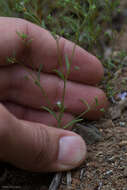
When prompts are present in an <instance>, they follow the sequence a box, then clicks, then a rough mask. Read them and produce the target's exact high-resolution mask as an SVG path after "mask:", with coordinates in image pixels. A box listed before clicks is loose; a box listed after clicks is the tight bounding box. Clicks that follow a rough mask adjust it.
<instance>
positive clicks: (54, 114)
mask: <svg viewBox="0 0 127 190" xmlns="http://www.w3.org/2000/svg"><path fill="white" fill-rule="evenodd" d="M41 108H43V109H44V110H46V111H47V112H49V113H50V114H51V115H52V116H53V117H54V118H55V119H56V120H57V116H56V113H55V112H54V111H52V110H51V109H49V108H48V107H46V106H41Z"/></svg>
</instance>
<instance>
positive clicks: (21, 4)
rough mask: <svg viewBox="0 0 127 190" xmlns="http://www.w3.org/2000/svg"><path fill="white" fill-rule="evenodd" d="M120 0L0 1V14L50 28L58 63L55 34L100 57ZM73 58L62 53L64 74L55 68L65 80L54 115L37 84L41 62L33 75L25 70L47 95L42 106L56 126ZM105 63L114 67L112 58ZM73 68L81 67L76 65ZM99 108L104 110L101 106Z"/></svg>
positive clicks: (62, 112) (60, 117)
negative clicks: (54, 41)
mask: <svg viewBox="0 0 127 190" xmlns="http://www.w3.org/2000/svg"><path fill="white" fill-rule="evenodd" d="M119 2H120V0H115V1H113V0H104V1H101V0H86V1H85V2H84V0H78V1H77V0H59V1H58V0H54V1H50V0H43V1H42V0H37V1H35V0H7V1H4V0H1V5H0V15H2V16H13V17H14V16H15V17H20V18H24V19H27V20H29V21H31V22H33V23H35V24H37V25H39V26H41V27H43V28H45V29H48V30H50V31H52V35H53V37H54V38H55V40H56V44H57V52H58V63H59V65H61V64H62V62H61V57H60V54H59V38H58V37H57V35H59V36H63V37H65V38H67V39H69V40H71V41H73V42H74V43H75V44H78V45H80V46H81V47H83V48H85V49H87V50H89V51H90V52H92V53H94V54H96V56H98V57H101V60H103V56H102V53H101V52H102V51H101V50H102V49H101V45H100V44H101V41H102V38H103V37H104V34H105V35H107V34H106V33H105V28H106V26H107V25H108V26H110V28H112V15H113V13H114V12H115V11H119V9H118V6H119ZM6 10H7V12H6ZM112 31H113V30H112ZM17 34H18V36H19V37H20V38H21V39H22V40H23V42H24V43H25V44H26V42H27V45H29V43H30V42H31V40H30V41H29V40H27V36H26V34H22V33H20V31H17ZM56 34H57V35H56ZM113 34H114V33H113ZM113 38H114V36H111V39H110V40H113ZM95 49H99V53H98V52H96V51H95ZM74 51H75V46H74V48H73V51H72V58H73V55H74ZM72 58H71V59H70V60H69V58H68V57H67V55H65V62H66V74H64V73H63V72H62V71H60V70H54V72H55V73H56V74H57V75H58V76H59V77H60V78H61V80H63V83H64V87H63V93H62V99H61V101H59V102H58V104H57V107H58V111H59V115H58V116H56V114H55V112H54V111H53V109H52V106H51V104H50V101H49V100H48V98H47V95H46V94H45V90H44V89H43V87H42V86H41V85H40V78H39V77H40V72H41V71H42V70H43V65H40V68H39V70H38V72H37V76H36V78H35V77H34V76H33V75H32V73H29V71H28V73H29V74H30V76H31V77H32V79H33V80H34V82H35V84H36V85H37V86H38V87H39V88H40V90H41V91H42V94H43V95H44V96H45V97H46V98H47V104H48V107H42V108H43V109H45V110H46V111H48V112H49V113H50V114H52V115H53V116H54V117H55V118H56V120H57V122H58V127H61V119H62V117H63V114H64V111H65V109H66V108H65V107H64V97H65V92H66V83H67V79H68V76H69V74H70V68H71V62H72ZM8 61H9V62H10V63H15V62H17V60H15V57H14V56H12V57H10V58H8ZM104 65H105V67H107V69H108V70H110V69H114V67H115V65H114V63H113V61H112V59H111V58H109V59H107V61H106V62H105V63H104ZM25 69H27V68H25ZM75 69H76V70H80V68H78V67H77V66H76V67H75ZM107 88H108V89H109V93H111V90H112V89H111V88H110V85H109V86H108V87H107ZM81 101H82V103H83V104H85V105H86V106H87V108H88V109H87V111H88V110H89V109H90V108H89V106H88V104H87V103H86V102H85V100H81ZM95 102H96V106H97V105H98V103H97V100H96V98H95ZM101 111H104V110H103V109H102V110H101ZM85 113H86V112H83V113H82V114H81V115H80V116H78V117H76V119H75V120H73V121H71V122H70V123H69V124H67V126H69V125H71V124H72V123H75V122H77V121H81V120H82V119H81V118H80V117H81V116H82V115H83V114H85ZM67 126H65V127H67Z"/></svg>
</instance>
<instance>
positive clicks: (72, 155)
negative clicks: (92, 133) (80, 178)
mask: <svg viewBox="0 0 127 190" xmlns="http://www.w3.org/2000/svg"><path fill="white" fill-rule="evenodd" d="M85 155H86V145H85V143H84V141H83V139H82V138H81V137H80V136H78V135H77V136H64V137H62V138H61V139H60V141H59V153H58V163H59V165H60V167H61V169H64V168H65V169H69V168H73V167H76V166H78V165H79V164H80V163H81V162H82V161H83V160H84V159H85Z"/></svg>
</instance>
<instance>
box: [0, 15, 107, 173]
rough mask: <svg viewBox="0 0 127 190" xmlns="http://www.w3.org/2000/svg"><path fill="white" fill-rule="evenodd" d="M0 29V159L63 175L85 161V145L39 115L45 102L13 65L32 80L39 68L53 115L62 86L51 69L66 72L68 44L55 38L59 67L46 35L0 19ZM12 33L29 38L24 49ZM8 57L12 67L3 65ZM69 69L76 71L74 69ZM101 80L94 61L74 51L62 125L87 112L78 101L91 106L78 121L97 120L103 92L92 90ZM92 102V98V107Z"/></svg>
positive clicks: (21, 23) (22, 22)
mask: <svg viewBox="0 0 127 190" xmlns="http://www.w3.org/2000/svg"><path fill="white" fill-rule="evenodd" d="M0 26H1V27H0V34H1V38H0V76H1V80H0V92H1V93H0V101H1V104H0V150H1V151H0V159H1V160H2V161H5V162H10V163H12V164H14V165H15V166H17V167H20V168H22V169H26V170H30V171H39V172H47V171H62V170H69V169H72V168H75V167H77V166H79V165H80V164H81V163H82V162H83V161H84V160H85V157H86V145H85V142H84V141H83V140H82V138H81V137H80V136H79V135H77V134H75V133H73V132H71V131H68V130H63V129H58V128H55V127H56V126H57V122H56V120H55V119H54V118H53V117H52V116H51V115H50V114H48V113H47V112H45V111H43V110H40V106H42V105H44V106H46V105H47V104H46V99H45V97H44V96H43V95H42V93H41V91H40V89H39V88H38V87H37V86H36V85H35V83H34V82H33V80H32V79H31V78H29V79H28V80H27V79H26V78H25V77H24V76H26V75H27V76H29V74H28V72H27V71H26V70H24V68H23V66H22V65H21V64H19V63H23V64H24V65H25V66H26V67H27V69H28V70H29V72H31V73H32V75H33V76H35V78H36V71H35V69H38V68H39V66H40V64H43V72H41V74H40V83H41V85H42V86H43V88H44V89H45V91H46V93H47V95H48V97H49V99H50V102H51V104H52V108H53V109H54V110H55V111H56V113H57V112H58V109H57V106H56V103H57V102H58V101H60V100H61V95H62V89H63V82H62V80H61V79H60V78H58V76H57V75H55V73H54V72H53V69H62V70H63V71H64V72H66V66H65V55H67V56H68V58H71V56H72V49H73V47H74V44H73V43H72V42H70V41H68V40H66V39H64V38H62V37H61V38H60V40H59V48H60V55H61V57H62V63H63V64H62V66H61V67H60V66H59V64H58V61H57V60H58V53H57V46H56V41H55V40H54V39H53V37H52V36H51V34H50V33H49V31H46V30H44V29H42V28H40V27H38V26H36V25H34V24H32V23H30V22H28V21H25V20H22V19H18V18H4V17H1V18H0ZM17 31H18V32H20V33H25V34H27V36H28V38H29V40H30V39H32V41H31V43H30V44H29V45H26V44H24V42H23V40H22V39H21V38H20V37H19V36H18V35H17V33H16V32H17ZM13 55H15V58H16V60H17V62H18V63H15V64H9V63H8V64H7V57H12V56H13ZM75 66H78V67H79V68H80V69H79V70H75V69H74V68H75ZM102 77H103V67H102V65H101V63H100V62H99V60H98V59H97V58H96V57H95V56H93V55H91V54H90V53H88V52H87V51H85V50H83V49H82V48H80V47H79V46H76V49H75V54H74V57H73V61H72V66H71V73H70V75H69V78H68V82H67V88H66V94H65V107H66V112H65V114H64V117H63V119H62V125H65V124H66V123H68V122H69V121H71V120H72V119H73V118H74V115H76V114H80V113H82V112H83V111H84V110H85V109H87V107H86V106H85V105H84V104H83V103H82V102H81V101H80V99H84V100H85V101H86V102H87V103H88V104H89V105H90V106H91V110H90V111H89V112H88V113H87V114H86V115H85V116H84V117H86V118H89V119H98V118H100V117H101V115H102V112H101V111H100V109H101V108H104V109H105V110H106V109H107V107H108V101H107V98H106V96H105V93H104V92H103V91H102V90H101V89H99V88H97V87H96V85H97V83H98V82H99V81H100V80H101V79H102ZM95 97H97V99H98V104H99V106H97V107H96V104H95ZM65 137H67V138H65ZM70 137H75V138H70ZM61 139H62V140H61ZM68 139H69V140H68ZM70 139H71V140H70ZM72 139H73V141H72ZM74 139H75V140H74ZM63 142H64V148H63V149H62V150H63V151H62V154H60V150H61V149H60V147H61V146H60V145H62V146H63ZM67 142H68V144H67ZM72 142H73V143H72ZM65 144H66V145H67V146H65ZM67 148H68V149H67Z"/></svg>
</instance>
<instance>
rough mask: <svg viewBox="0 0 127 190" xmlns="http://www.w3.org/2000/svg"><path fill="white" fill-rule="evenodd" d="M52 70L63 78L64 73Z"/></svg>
mask: <svg viewBox="0 0 127 190" xmlns="http://www.w3.org/2000/svg"><path fill="white" fill-rule="evenodd" d="M54 72H55V73H57V75H58V76H59V77H60V78H61V79H62V80H64V74H63V73H62V72H60V71H58V70H57V69H54Z"/></svg>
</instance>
